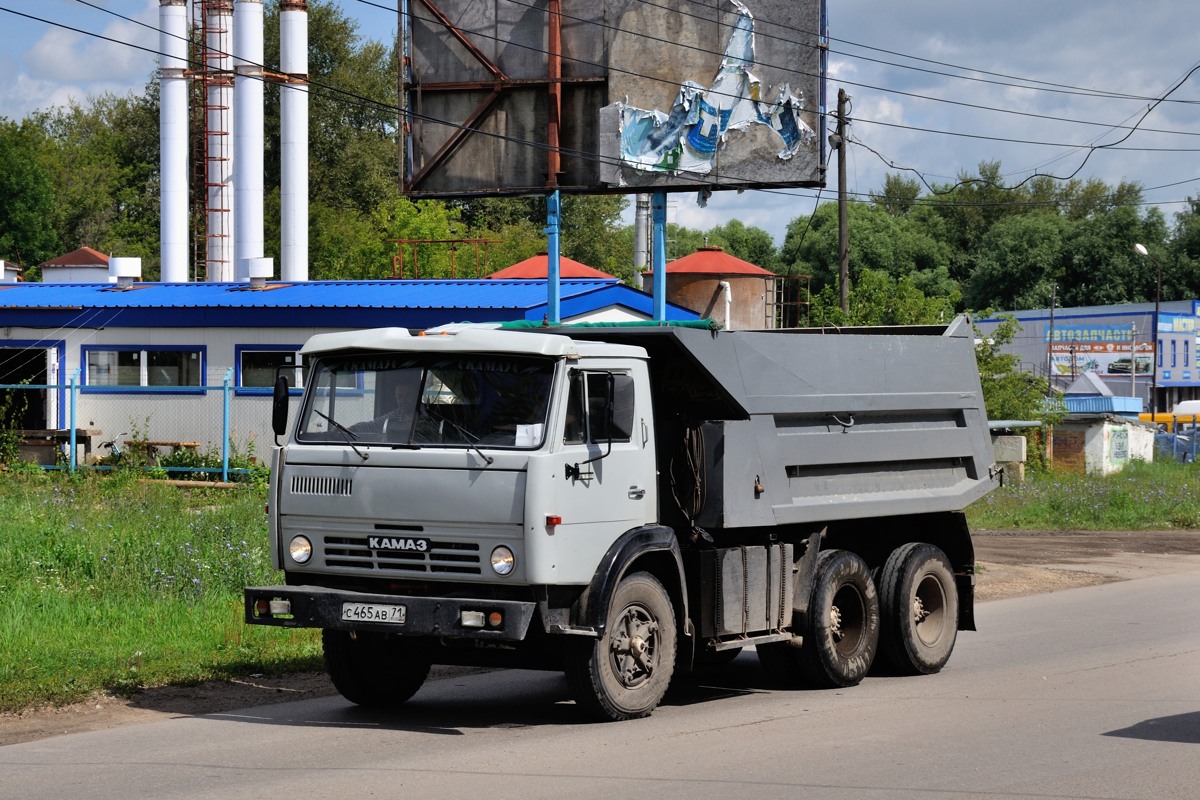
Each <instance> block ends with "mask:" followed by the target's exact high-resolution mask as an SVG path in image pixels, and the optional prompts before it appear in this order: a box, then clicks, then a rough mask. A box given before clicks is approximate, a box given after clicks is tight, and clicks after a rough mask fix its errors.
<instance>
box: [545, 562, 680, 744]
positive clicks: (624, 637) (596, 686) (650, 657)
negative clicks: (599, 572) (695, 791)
mask: <svg viewBox="0 0 1200 800" xmlns="http://www.w3.org/2000/svg"><path fill="white" fill-rule="evenodd" d="M573 644H574V645H575V646H574V647H572V648H570V649H569V650H568V652H567V656H566V665H565V672H566V675H567V682H568V683H569V684H570V686H571V692H572V694H573V695H574V696H575V702H576V703H578V704H579V707H580V708H581V709H583V711H584V712H585V713H587V714H588V715H589V716H592V717H595V718H597V719H601V720H606V721H614V722H615V721H619V720H625V719H638V718H640V717H648V716H650V714H651V712H653V711H654V709H655V708H656V707H657V706H658V704H659V702H660V701H661V700H662V697H663V695H664V694H665V693H666V691H667V688H668V687H669V686H670V684H671V676H672V674H673V673H674V671H675V652H676V647H677V642H676V639H675V610H674V607H673V606H672V605H671V598H670V596H669V595H668V594H667V590H666V589H664V588H663V585H662V584H661V583H659V582H658V580H657V579H656V578H655V577H654V576H653V575H650V574H649V573H646V572H635V573H633V574H632V575H627V576H625V577H624V578H622V579H621V583H620V584H618V586H617V590H616V592H614V593H613V597H612V602H611V603H610V605H609V609H608V623H607V625H606V627H605V629H604V635H603V636H602V637H600V638H599V639H593V640H588V641H586V642H576V643H573Z"/></svg>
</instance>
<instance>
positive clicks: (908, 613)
mask: <svg viewBox="0 0 1200 800" xmlns="http://www.w3.org/2000/svg"><path fill="white" fill-rule="evenodd" d="M879 606H880V616H881V617H882V621H883V627H882V630H881V632H880V655H881V656H883V659H884V662H885V663H886V664H887V665H888V666H889V667H891V668H892V669H894V670H896V671H897V672H901V673H903V674H906V675H931V674H933V673H935V672H937V671H939V670H940V669H941V668H942V667H943V666H945V665H946V662H947V661H949V660H950V653H951V652H952V651H953V650H954V640H955V638H956V636H957V635H958V587H957V586H956V585H955V583H954V570H953V569H952V568H951V566H950V559H948V558H946V554H945V553H943V552H942V551H941V550H940V549H939V548H937V547H934V546H933V545H931V544H925V543H923V542H910V543H908V544H905V545H901V546H900V547H898V548H896V549H895V550H894V551H893V552H892V554H891V555H890V556H888V559H887V561H886V562H885V563H884V565H883V571H882V572H881V573H880V576H879Z"/></svg>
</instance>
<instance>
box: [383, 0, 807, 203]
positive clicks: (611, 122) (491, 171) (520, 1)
mask: <svg viewBox="0 0 1200 800" xmlns="http://www.w3.org/2000/svg"><path fill="white" fill-rule="evenodd" d="M746 2H753V3H755V4H756V5H757V6H759V7H767V8H768V9H770V10H771V11H773V12H776V16H778V14H779V13H782V12H780V9H783V8H790V7H792V6H803V7H805V8H806V9H807V10H808V11H809V13H812V14H815V19H818V20H819V23H817V24H818V25H819V30H818V31H815V32H811V31H810V32H808V33H810V34H812V36H813V40H814V41H815V44H806V43H800V42H788V43H786V45H787V46H790V47H793V48H800V47H805V48H808V47H812V48H815V49H816V50H817V51H818V55H817V56H816V57H815V59H814V58H812V57H810V60H812V61H815V63H816V64H817V66H816V67H815V69H816V71H817V73H818V74H817V75H815V76H814V75H812V74H811V73H810V72H808V73H796V74H799V75H802V77H804V78H806V79H807V80H809V84H808V85H809V86H814V85H815V91H811V92H804V93H803V95H804V103H805V104H806V107H805V108H804V109H803V113H804V116H805V119H806V120H807V124H805V125H804V127H805V128H806V131H805V136H806V150H805V151H804V152H802V153H801V157H800V158H797V159H796V162H795V163H793V164H787V163H785V162H786V160H787V159H790V158H791V156H792V153H788V154H787V155H786V156H785V155H784V154H783V153H780V154H779V156H778V158H777V159H776V161H774V162H768V160H767V159H765V158H762V157H759V161H760V162H762V163H761V164H760V165H756V166H755V167H754V168H753V169H751V170H748V171H746V172H745V177H744V178H743V177H742V176H741V175H739V173H737V172H736V170H734V171H733V172H732V173H730V172H729V169H728V168H726V174H721V172H720V170H718V171H717V173H716V174H715V175H713V176H707V175H705V174H702V173H698V172H688V171H687V170H686V169H682V170H681V169H674V170H672V169H670V168H669V167H668V168H663V167H661V165H659V166H655V165H650V166H646V165H644V164H643V165H640V166H639V165H637V164H631V163H630V162H627V161H625V160H624V153H625V151H624V150H623V149H622V142H621V141H620V140H619V137H620V136H621V135H622V133H621V132H622V131H623V130H624V129H623V128H620V129H619V130H618V128H619V126H622V125H624V124H625V120H626V119H629V118H631V117H630V114H629V113H628V112H636V113H637V114H641V115H642V120H643V121H644V120H645V119H648V117H647V115H651V114H653V115H658V117H659V118H662V119H666V116H667V115H666V114H665V113H663V112H659V111H657V110H655V111H642V110H641V109H636V108H631V107H629V106H627V105H625V104H623V103H621V102H617V103H609V95H610V94H611V93H612V91H613V86H614V75H615V77H616V85H619V88H622V89H627V88H628V84H629V82H630V78H628V77H627V75H620V74H616V73H621V72H626V73H628V74H633V73H631V72H629V71H628V70H621V69H615V68H614V69H612V70H611V72H610V67H609V65H608V62H607V58H608V57H609V54H610V53H609V48H610V47H611V40H612V39H613V38H614V37H616V36H619V35H622V34H630V35H633V34H634V33H636V35H644V34H641V33H640V32H628V31H625V30H623V29H621V28H620V27H619V26H614V25H613V24H612V19H613V18H616V19H619V18H620V15H621V14H622V13H626V12H623V11H620V10H614V9H620V8H625V7H626V6H628V5H629V3H628V0H605V1H604V2H599V3H597V2H594V0H578V4H576V3H574V2H573V0H496V2H494V3H486V4H482V6H483V7H486V8H485V11H482V12H481V11H479V10H478V9H479V8H480V7H481V6H480V4H471V3H470V2H468V0H406V2H405V3H404V5H403V7H402V15H401V16H402V34H401V35H402V43H403V44H402V46H403V48H404V60H403V69H402V70H401V81H400V91H401V94H402V98H401V106H402V108H403V109H404V116H405V119H404V124H403V126H402V129H403V133H404V136H405V137H406V141H405V143H404V153H405V158H404V159H403V163H404V170H403V172H404V174H403V175H402V189H403V191H404V192H405V193H408V194H411V195H416V196H422V197H465V196H497V195H515V194H529V193H546V192H552V191H556V190H557V191H563V192H568V193H587V194H602V193H634V192H650V191H656V190H664V189H665V190H669V191H700V192H707V191H711V190H716V189H739V190H740V189H748V188H751V189H753V188H785V187H822V186H824V185H825V170H826V158H825V154H826V150H825V141H824V139H825V136H824V132H825V118H826V64H827V57H826V54H827V50H828V36H827V33H826V31H827V28H826V24H827V23H826V12H825V0H803V2H802V3H791V2H786V1H785V0H746ZM640 5H641V6H646V5H647V4H644V3H641V4H640ZM564 6H566V7H567V8H564ZM506 7H507V8H506ZM685 7H686V8H700V9H704V10H705V11H706V12H707V13H708V14H709V16H711V17H713V18H714V19H715V22H714V21H713V20H707V21H705V20H701V22H700V23H693V24H694V25H701V24H703V25H708V26H709V29H712V28H713V27H714V26H715V28H716V29H718V30H721V31H724V30H728V29H731V28H732V27H733V26H731V25H729V24H728V23H726V22H724V21H723V17H731V16H732V15H733V14H742V15H744V16H745V17H748V18H751V19H753V17H752V15H751V14H750V12H749V11H748V10H747V9H746V8H745V6H744V5H743V2H742V0H693V1H692V2H689V0H665V2H664V4H663V5H655V6H654V8H656V9H661V14H663V15H665V14H672V13H676V14H678V15H680V16H695V15H694V14H686V15H685V14H684V12H683V11H682V10H680V11H676V10H675V9H676V8H679V9H683V8H685ZM446 9H450V10H451V13H448V12H447V10H446ZM492 9H494V10H492ZM638 11H639V13H643V12H642V11H641V9H640V8H639V9H638ZM645 13H651V12H645ZM471 14H474V15H475V16H474V17H473V18H472V19H474V20H475V22H476V25H477V27H476V28H475V29H472V28H471V27H470V26H469V25H464V24H462V20H463V19H464V17H468V16H469V15H471ZM489 14H491V15H492V16H488V15H489ZM697 18H698V19H699V17H697ZM801 18H802V17H801ZM751 24H757V21H755V22H753V23H751ZM765 24H766V25H767V26H771V25H775V26H776V28H773V30H775V29H777V30H780V31H789V30H790V31H798V30H799V29H796V28H789V27H787V26H783V25H781V24H780V23H777V22H772V21H771V20H770V19H768V20H766V21H765ZM488 26H491V27H490V28H489V27H488ZM505 26H508V27H505ZM564 28H565V29H566V30H564ZM706 30H708V29H706ZM489 31H490V34H489ZM709 32H710V33H711V30H709ZM498 33H499V34H504V33H510V34H511V36H510V37H509V38H507V40H504V41H502V39H504V37H503V36H499V35H497V34H498ZM645 35H646V36H647V40H648V41H653V40H654V39H653V37H650V36H649V35H648V34H645ZM521 36H524V37H525V43H522V41H520V37H521ZM751 36H753V34H751ZM710 38H711V37H710ZM763 38H764V39H767V40H769V39H772V38H773V39H775V40H779V39H780V38H781V37H779V36H775V37H769V36H764V37H763ZM489 39H490V40H491V43H490V46H481V44H483V43H484V42H488V41H489ZM657 41H664V40H663V39H658V40H657ZM529 42H532V43H533V44H529ZM766 44H767V46H768V47H770V46H771V45H772V42H771V41H767V42H766ZM751 46H752V42H751ZM665 47H668V48H669V47H674V51H675V52H676V54H678V53H679V52H683V53H684V54H685V55H686V54H687V52H688V51H687V49H686V48H685V47H684V46H682V45H674V44H668V45H665ZM783 47H784V45H775V46H774V50H773V51H772V52H773V54H775V55H776V56H778V55H779V54H780V53H781V52H784V51H783V50H782V48H783ZM521 48H523V49H524V50H526V51H531V52H533V53H534V55H532V56H531V55H529V53H528V52H526V53H522V52H521V51H520V49H521ZM489 50H490V51H491V52H490V53H489V52H488V51H489ZM731 50H732V44H730V45H728V46H727V47H726V52H725V54H724V58H723V60H722V61H721V69H722V70H724V69H725V67H726V65H727V64H729V63H731V60H732V63H733V64H734V66H735V67H736V66H738V62H737V59H736V58H734V57H732V56H731V55H730V53H731ZM564 51H566V52H564ZM514 52H516V53H517V55H516V57H515V58H514V57H513V53H514ZM695 52H696V53H697V54H698V55H697V58H698V59H699V60H702V61H704V63H708V64H711V62H712V60H713V56H714V55H720V54H719V53H717V52H715V51H714V50H712V49H707V50H706V49H704V48H701V47H697V48H696V50H695ZM430 53H432V55H430ZM567 53H575V54H576V55H575V56H570V55H567ZM749 53H750V58H747V59H746V60H745V64H746V66H745V67H744V68H742V72H744V74H746V75H749V76H750V78H751V79H753V78H754V75H753V74H751V73H750V69H749V68H750V67H755V72H757V66H756V65H755V64H754V63H753V58H752V57H753V50H750V51H749ZM503 56H506V57H508V58H510V59H513V60H514V61H516V62H517V64H516V68H515V69H513V70H509V69H506V68H505V66H504V64H503V63H502V57H503ZM589 57H590V60H589ZM564 61H565V62H566V63H565V64H564ZM764 69H767V70H771V69H774V72H776V73H779V72H780V71H781V68H779V67H774V68H773V67H772V65H770V64H767V65H764ZM681 72H682V71H681ZM690 74H697V73H696V71H695V70H694V69H693V70H691V72H690ZM719 78H720V75H718V80H719ZM620 81H624V83H620ZM658 82H659V83H662V82H663V81H662V80H661V79H659V80H658ZM778 82H779V79H778V77H775V79H774V81H772V82H771V83H770V84H768V86H769V88H770V90H772V91H776V92H779V101H776V102H775V103H774V107H775V108H779V107H780V106H781V105H783V106H786V105H787V104H786V103H781V102H780V101H782V100H783V99H784V97H783V92H786V91H787V87H788V84H787V83H786V82H784V83H783V84H782V89H780V87H779V85H778ZM744 83H745V80H744V79H743V84H744ZM687 87H697V84H695V83H694V82H693V81H691V80H689V81H687V82H686V84H685V85H683V86H682V88H680V90H679V91H680V93H679V98H677V100H676V106H675V108H674V110H673V113H676V112H678V110H679V107H680V104H681V103H682V104H684V107H685V108H686V104H687V102H689V100H688V98H685V95H684V91H685V89H686V88H687ZM697 88H702V87H697ZM715 90H716V83H714V84H713V87H712V88H711V89H710V91H715ZM689 91H691V89H689ZM753 91H754V95H753V101H752V102H753V104H754V106H755V108H759V107H763V106H767V105H770V103H768V102H762V101H761V100H760V98H759V95H758V92H759V86H758V85H757V84H755V85H754V86H753ZM788 99H790V100H792V101H795V100H797V98H796V97H794V96H792V97H789V98H788ZM696 105H697V107H698V106H699V104H698V103H697V104H696ZM709 110H711V109H709ZM717 110H718V111H721V109H717ZM592 112H594V117H593V118H590V119H589V118H588V117H589V115H590V114H592ZM565 114H566V115H568V116H567V118H566V119H569V120H570V121H565V118H564V115H565ZM622 114H624V116H622ZM795 116H796V117H797V118H799V116H800V114H799V109H798V108H797V113H796V115H795ZM693 117H694V112H693ZM751 121H752V122H761V121H764V120H763V119H761V118H760V119H758V120H751ZM643 124H644V125H645V123H644V122H643ZM657 124H659V123H658V122H656V121H654V120H651V122H650V125H657ZM614 126H617V127H614ZM602 127H603V128H604V131H603V132H602V131H601V128H602ZM779 127H780V126H779V125H776V126H775V132H776V134H778V133H779ZM793 127H794V125H793ZM510 130H511V131H516V133H510V132H509V131H510ZM614 131H616V133H614ZM718 135H719V137H720V141H719V142H718V143H717V144H716V148H717V153H716V159H717V163H718V165H720V159H721V157H722V156H721V154H720V153H721V152H722V149H723V148H724V147H725V135H726V131H725V130H724V129H723V128H722V129H721V130H719V131H718ZM427 138H428V140H429V142H430V143H429V144H426V139H427ZM762 149H763V148H762V146H761V145H760V146H759V150H760V151H762ZM793 152H795V151H794V150H793ZM731 162H732V159H731ZM793 166H794V167H797V168H799V169H800V171H799V172H797V171H796V169H792V167H793ZM789 169H790V170H791V172H790V173H789ZM450 170H457V172H456V173H455V174H454V176H453V177H451V178H447V177H446V176H447V175H448V174H449V172H448V171H450ZM472 171H475V172H474V173H473V172H472ZM506 171H507V172H506ZM776 173H781V174H783V175H784V177H783V179H779V180H777V179H775V175H776ZM730 174H732V177H731V176H730ZM514 176H515V177H514Z"/></svg>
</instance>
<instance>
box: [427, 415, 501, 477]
mask: <svg viewBox="0 0 1200 800" xmlns="http://www.w3.org/2000/svg"><path fill="white" fill-rule="evenodd" d="M425 413H426V414H427V415H429V417H430V418H432V419H435V420H437V421H438V422H442V423H445V424H446V425H449V426H450V427H451V428H454V430H456V431H458V432H459V433H460V434H462V437H463V444H465V445H466V446H467V447H469V448H471V449H472V450H474V451H475V452H476V453H478V454H479V457H480V458H482V459H483V460H484V462H485V463H486V464H488V465H489V466H491V463H492V462H493V461H495V460H496V459H494V458H492V457H491V456H489V455H488V454H487V453H485V452H483V450H481V449H480V448H479V445H478V444H476V443H477V442H478V441H479V437H478V436H476V435H475V434H473V433H471V432H470V431H469V430H467V429H466V428H464V427H463V426H462V425H459V424H458V423H457V422H455V421H454V420H452V419H448V418H447V417H443V416H442V415H441V414H439V413H437V412H436V411H434V410H433V409H432V408H430V407H429V406H426V407H425Z"/></svg>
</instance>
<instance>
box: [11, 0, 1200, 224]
mask: <svg viewBox="0 0 1200 800" xmlns="http://www.w3.org/2000/svg"><path fill="white" fill-rule="evenodd" d="M393 2H394V0H372V2H371V3H365V2H361V0H339V4H340V5H341V7H342V9H343V11H344V12H345V13H346V14H347V15H348V16H350V17H351V18H352V19H355V20H356V21H358V22H359V23H360V31H361V32H362V33H363V34H364V36H373V37H375V38H389V39H390V37H391V33H392V32H393V31H394V30H395V19H396V17H395V13H394V12H389V11H385V10H382V9H380V8H378V7H377V5H383V6H387V5H389V4H390V3H393ZM747 2H748V4H749V5H750V6H751V7H753V0H747ZM828 2H829V18H830V36H831V37H832V42H831V46H830V56H829V65H830V76H829V97H830V102H831V104H832V103H833V100H834V98H836V96H837V90H838V88H839V87H840V88H845V89H846V91H847V92H848V93H849V94H850V95H851V96H852V98H853V100H852V103H853V109H852V113H851V118H852V120H853V122H852V124H851V138H852V141H854V142H856V144H854V145H853V146H851V148H850V149H849V152H848V160H847V172H848V179H847V189H848V191H849V192H851V193H852V196H856V195H865V194H866V193H867V192H870V191H872V190H878V189H879V188H881V187H882V185H883V177H884V175H885V174H886V173H887V172H888V171H889V170H892V171H895V170H894V169H893V168H908V169H912V170H916V172H908V171H906V172H904V174H906V175H908V176H910V177H916V176H917V175H918V174H919V175H920V176H922V177H923V178H924V179H926V180H928V181H929V182H931V183H932V182H939V183H947V182H951V181H953V180H954V179H955V176H957V175H958V174H959V173H960V172H961V171H964V170H965V171H968V172H972V173H973V172H974V171H975V170H976V168H977V165H978V164H979V163H980V162H981V161H987V160H999V161H1000V162H1001V165H1002V172H1003V173H1004V174H1005V176H1006V179H1007V180H1008V181H1009V182H1010V183H1016V182H1018V181H1020V180H1022V179H1024V178H1025V177H1028V176H1029V175H1032V174H1034V173H1035V172H1041V173H1046V174H1051V175H1055V176H1059V177H1068V176H1074V177H1077V178H1079V179H1087V178H1093V177H1094V178H1099V179H1101V180H1104V181H1106V182H1108V183H1112V184H1115V183H1116V182H1118V181H1121V180H1129V181H1136V182H1139V183H1141V184H1142V186H1143V188H1144V189H1145V190H1146V191H1145V198H1146V200H1147V201H1148V202H1150V203H1154V204H1157V205H1158V206H1159V207H1160V208H1161V209H1162V211H1163V212H1164V213H1165V214H1166V215H1167V218H1168V220H1170V219H1171V217H1172V215H1173V214H1174V213H1175V212H1176V211H1179V210H1181V209H1182V208H1183V207H1184V205H1183V201H1184V200H1185V199H1186V198H1187V197H1189V196H1200V72H1197V74H1196V75H1193V76H1191V77H1190V78H1189V79H1188V80H1186V81H1185V82H1184V83H1183V85H1182V86H1181V87H1180V88H1178V89H1177V90H1176V91H1175V92H1174V93H1173V94H1171V96H1170V97H1169V98H1168V99H1167V100H1166V101H1164V102H1162V103H1159V104H1158V105H1156V106H1155V107H1154V108H1153V109H1152V110H1149V113H1148V114H1146V112H1147V110H1148V109H1150V107H1151V105H1153V103H1154V101H1155V99H1157V98H1161V97H1163V96H1164V95H1165V94H1166V93H1167V92H1168V90H1170V89H1171V88H1172V87H1173V86H1174V85H1175V84H1176V83H1177V82H1179V81H1180V80H1181V79H1182V78H1184V76H1185V75H1186V74H1187V73H1188V71H1189V70H1191V69H1192V68H1193V67H1195V66H1196V65H1197V64H1198V63H1200V3H1180V2H1177V1H1174V2H1173V1H1171V0H1144V1H1143V2H1141V3H1129V2H1118V0H1037V2H1034V0H1005V1H1004V2H964V0H907V2H896V1H895V0H887V1H885V0H874V1H873V2H872V1H871V0H828ZM88 3H90V4H91V5H96V6H100V7H101V8H105V9H109V10H111V11H113V12H116V13H117V14H121V15H123V16H128V17H132V18H134V19H136V20H138V21H141V22H144V23H147V24H149V25H155V24H156V23H157V20H158V0H88ZM0 9H8V10H10V11H19V12H22V13H25V14H30V15H33V16H38V17H42V18H45V19H47V20H51V21H53V22H56V23H59V24H60V25H65V26H70V27H72V28H77V29H80V30H83V31H88V32H90V33H94V34H99V35H101V36H105V37H108V38H109V39H112V40H116V41H115V42H114V41H105V40H102V39H99V38H96V37H94V36H88V35H86V34H82V33H76V32H74V31H70V30H66V29H64V28H62V27H56V26H54V25H51V24H47V23H43V22H35V21H31V20H27V19H22V18H21V17H19V16H17V15H14V14H12V13H8V11H4V10H0V116H4V117H8V118H9V119H20V118H22V117H24V116H25V115H26V114H27V113H29V112H30V111H32V110H33V109H36V108H44V107H46V106H48V105H52V104H61V103H66V102H68V101H69V100H70V99H72V98H74V99H80V98H83V97H86V96H87V95H89V94H96V93H100V92H106V91H107V92H116V93H123V92H126V91H130V90H140V88H141V87H142V86H144V85H145V83H146V82H147V80H149V79H150V77H151V76H152V73H153V70H154V67H155V61H154V56H153V55H152V54H151V53H147V52H144V51H140V50H137V49H134V48H133V47H130V46H128V45H126V44H121V43H122V42H125V43H131V44H136V45H141V46H143V47H145V48H147V49H149V50H154V49H156V47H157V35H156V34H155V33H154V32H153V31H150V30H147V29H146V28H144V27H140V26H138V25H136V24H133V23H130V22H127V21H125V20H122V19H119V18H117V17H115V16H112V15H110V14H106V13H104V12H103V11H101V10H97V9H95V8H92V7H89V5H87V4H84V3H82V2H79V0H0ZM1143 114H1145V115H1146V116H1145V118H1144V120H1142V121H1141V123H1140V127H1139V129H1138V130H1136V131H1132V132H1131V131H1130V130H1129V127H1130V126H1133V125H1134V124H1136V123H1138V121H1139V119H1140V118H1141V117H1142V115H1143ZM1120 126H1126V127H1124V128H1122V127H1120ZM1126 134H1128V138H1125V139H1124V141H1121V142H1119V143H1118V140H1119V139H1122V137H1125V136H1126ZM1106 144H1109V145H1112V144H1115V145H1116V147H1101V145H1106ZM1091 148H1095V149H1091ZM1118 148H1121V149H1118ZM1189 149H1190V150H1194V151H1196V152H1187V150H1189ZM889 164H891V165H892V167H889ZM836 181H837V173H836V168H835V167H834V164H833V163H832V162H831V169H830V172H829V175H828V187H827V188H826V189H825V191H824V192H823V193H822V200H832V199H833V198H834V197H835V196H836V191H837V183H836ZM814 195H815V190H803V191H788V192H782V193H764V192H746V193H742V194H737V193H733V192H718V193H716V194H715V195H714V196H713V197H712V198H711V199H710V201H709V203H708V208H707V209H701V208H699V206H697V204H696V202H695V195H694V194H690V193H689V194H678V195H672V196H671V220H672V221H673V222H678V223H681V224H684V225H688V226H691V227H698V228H707V227H711V226H712V225H716V224H720V223H722V222H725V221H727V220H728V219H730V218H732V217H737V218H739V219H741V220H742V221H743V222H745V223H747V224H750V225H757V226H759V227H762V228H765V229H766V230H768V231H769V232H770V233H771V234H772V235H774V236H775V237H776V239H777V241H782V237H783V233H784V230H785V228H786V225H787V223H788V222H789V221H790V220H792V219H793V218H796V217H800V216H804V215H806V214H808V213H809V212H810V211H811V209H812V207H813V202H814Z"/></svg>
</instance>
